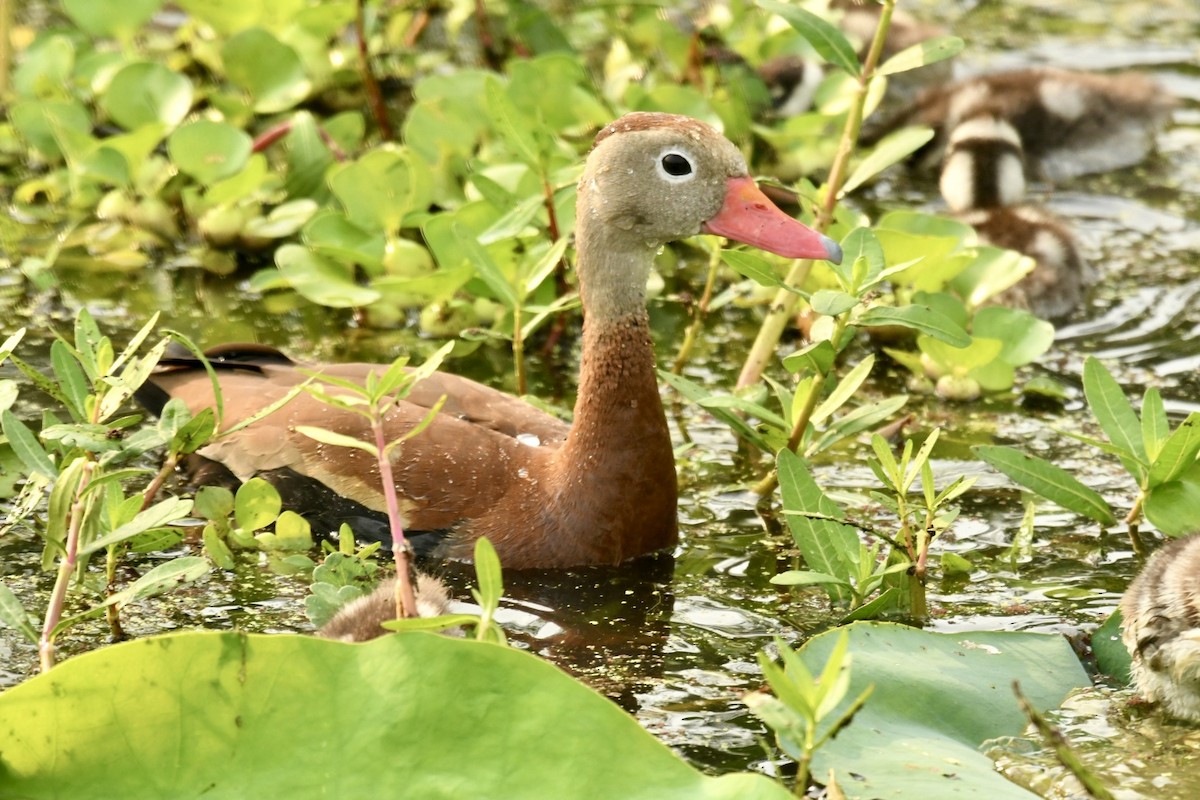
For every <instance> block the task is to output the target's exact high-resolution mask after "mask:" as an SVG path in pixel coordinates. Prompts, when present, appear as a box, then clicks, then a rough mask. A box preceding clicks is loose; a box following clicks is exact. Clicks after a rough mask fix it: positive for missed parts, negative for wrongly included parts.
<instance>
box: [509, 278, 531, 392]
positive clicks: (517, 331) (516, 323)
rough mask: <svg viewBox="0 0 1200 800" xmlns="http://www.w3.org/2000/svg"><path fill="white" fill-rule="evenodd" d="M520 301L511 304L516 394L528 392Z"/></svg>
mask: <svg viewBox="0 0 1200 800" xmlns="http://www.w3.org/2000/svg"><path fill="white" fill-rule="evenodd" d="M521 309H522V305H521V301H519V300H518V301H517V303H516V305H514V306H513V310H512V315H513V343H512V349H513V371H514V372H515V373H516V376H517V394H518V395H526V394H528V393H529V389H528V386H527V384H526V379H525V334H524V333H523V332H522V330H521V326H522V324H523V323H522V321H521V316H522V315H521Z"/></svg>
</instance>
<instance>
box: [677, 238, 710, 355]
mask: <svg viewBox="0 0 1200 800" xmlns="http://www.w3.org/2000/svg"><path fill="white" fill-rule="evenodd" d="M720 266H721V249H720V248H719V247H718V248H715V249H714V250H713V251H712V254H711V255H709V257H708V277H707V278H706V279H705V281H704V291H703V292H702V293H701V294H700V300H699V301H698V302H697V303H696V305H694V306H693V307H692V321H691V324H689V325H688V329H687V333H685V334H684V336H683V344H682V345H680V346H679V355H677V356H676V357H675V363H674V364H673V365H671V372H673V373H675V374H676V375H681V374H683V367H684V365H685V364H687V362H688V359H689V358H690V357H691V355H692V348H694V347H695V346H696V339H697V338H698V337H699V335H700V329H701V328H703V327H704V318H705V317H706V316H707V315H708V304H709V303H711V302H712V295H713V286H715V285H716V282H717V269H718V268H719V267H720Z"/></svg>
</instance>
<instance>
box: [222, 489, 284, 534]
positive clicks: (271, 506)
mask: <svg viewBox="0 0 1200 800" xmlns="http://www.w3.org/2000/svg"><path fill="white" fill-rule="evenodd" d="M281 508H283V503H282V501H281V500H280V498H279V492H278V491H277V490H276V489H275V487H274V486H272V485H271V484H270V483H268V482H267V481H265V480H263V479H262V478H251V479H250V480H248V481H246V482H245V483H243V484H242V485H241V486H240V487H238V490H237V494H236V495H234V498H233V518H234V520H236V521H237V525H238V527H239V528H241V529H242V530H245V531H257V530H259V529H261V528H265V527H267V526H268V525H270V524H271V523H272V522H274V521H275V519H276V517H278V516H279V511H280V509H281Z"/></svg>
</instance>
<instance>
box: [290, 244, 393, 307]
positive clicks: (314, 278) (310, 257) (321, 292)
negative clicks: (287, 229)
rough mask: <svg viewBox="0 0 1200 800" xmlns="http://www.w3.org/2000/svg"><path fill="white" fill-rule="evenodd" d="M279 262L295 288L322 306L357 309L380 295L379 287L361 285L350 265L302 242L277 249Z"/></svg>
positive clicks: (372, 301)
mask: <svg viewBox="0 0 1200 800" xmlns="http://www.w3.org/2000/svg"><path fill="white" fill-rule="evenodd" d="M275 264H276V266H278V267H279V271H280V272H281V273H283V275H284V277H285V278H287V280H288V285H289V286H291V287H292V289H294V290H295V291H296V292H297V293H298V294H300V295H301V296H302V297H304V298H305V299H307V300H311V301H312V302H314V303H317V304H319V305H323V306H329V307H330V308H354V307H356V306H366V305H370V304H371V303H374V302H375V301H376V300H378V299H379V298H380V294H379V292H378V291H377V290H375V289H371V288H368V287H366V286H360V285H358V284H357V283H356V282H355V281H354V278H353V275H352V273H351V270H350V269H349V268H348V267H344V266H342V265H340V264H338V263H336V262H334V261H332V260H330V259H328V258H323V257H322V256H319V255H317V254H316V253H314V252H312V251H310V250H309V249H308V248H306V247H302V246H300V245H298V244H285V245H284V246H283V247H280V248H279V249H278V250H276V251H275Z"/></svg>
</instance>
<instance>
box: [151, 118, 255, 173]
mask: <svg viewBox="0 0 1200 800" xmlns="http://www.w3.org/2000/svg"><path fill="white" fill-rule="evenodd" d="M253 144H254V143H253V141H252V140H251V139H250V137H249V136H248V135H247V134H246V133H245V131H242V130H240V129H238V128H235V127H234V126H232V125H229V124H227V123H224V122H213V121H212V120H207V119H201V120H197V121H195V122H191V123H188V124H187V125H184V126H183V127H181V128H178V129H176V130H175V131H174V132H173V133H172V134H171V135H170V136H169V137H168V138H167V153H168V154H169V155H170V156H171V160H172V161H173V162H175V166H177V167H179V169H180V170H181V171H182V172H184V173H186V174H188V175H190V176H191V177H193V178H195V179H196V181H197V182H199V183H200V184H202V185H204V186H208V185H210V184H213V183H215V182H216V181H218V180H221V179H222V178H228V177H230V176H231V175H234V174H236V173H237V172H239V171H240V170H241V169H242V168H243V167H245V166H246V163H247V161H248V160H249V159H250V152H251V150H252V148H253Z"/></svg>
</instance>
